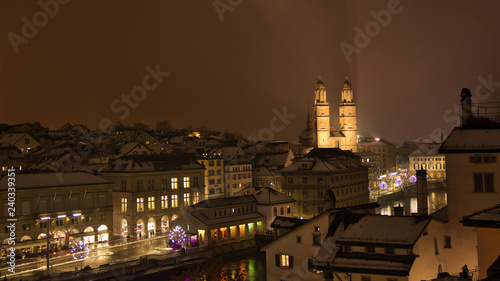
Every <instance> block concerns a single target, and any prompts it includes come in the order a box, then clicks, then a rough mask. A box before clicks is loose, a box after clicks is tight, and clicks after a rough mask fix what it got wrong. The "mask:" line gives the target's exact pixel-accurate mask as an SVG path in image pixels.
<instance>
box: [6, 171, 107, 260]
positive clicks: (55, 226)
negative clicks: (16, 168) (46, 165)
mask: <svg viewBox="0 0 500 281" xmlns="http://www.w3.org/2000/svg"><path fill="white" fill-rule="evenodd" d="M8 178H9V175H8V174H7V175H4V176H1V179H0V195H1V197H0V198H2V199H1V205H2V213H1V217H2V220H1V223H0V226H1V227H2V229H4V231H3V232H2V233H1V234H0V240H1V241H2V255H4V254H5V250H6V247H7V246H8V240H9V235H10V231H9V228H7V226H8V225H10V224H11V222H8V221H7V219H8V218H13V217H12V216H11V214H10V213H11V211H12V210H15V211H13V212H14V214H15V216H14V218H16V219H17V221H16V222H15V225H16V227H15V235H16V236H15V243H16V244H15V246H16V249H17V250H20V251H21V252H22V253H24V254H28V253H41V252H43V251H45V250H46V249H47V247H46V246H47V240H49V242H50V245H51V246H50V247H51V249H53V248H55V247H57V248H59V249H60V248H62V247H64V246H70V245H71V243H72V242H77V241H80V240H83V241H85V242H86V243H88V244H93V243H97V242H106V241H108V240H110V239H112V237H113V233H114V232H113V206H112V201H111V198H112V182H110V181H108V180H105V179H102V178H99V177H96V176H94V175H91V174H88V173H84V172H67V173H62V172H61V173H57V172H37V173H16V175H15V199H16V204H15V206H14V207H15V209H9V208H8V207H11V206H9V204H8V203H9V201H8V198H9V197H10V196H8V193H10V191H11V190H9V189H8V181H9V180H8ZM47 234H48V235H49V237H47ZM8 247H10V246H8Z"/></svg>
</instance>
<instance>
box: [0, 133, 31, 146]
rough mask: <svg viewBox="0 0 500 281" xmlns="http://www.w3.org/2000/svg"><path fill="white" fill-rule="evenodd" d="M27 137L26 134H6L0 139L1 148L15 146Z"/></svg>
mask: <svg viewBox="0 0 500 281" xmlns="http://www.w3.org/2000/svg"><path fill="white" fill-rule="evenodd" d="M25 135H27V134H26V133H14V134H4V135H2V137H0V146H4V147H6V146H13V145H14V144H15V143H17V142H18V141H19V140H20V139H21V138H22V137H24V136H25Z"/></svg>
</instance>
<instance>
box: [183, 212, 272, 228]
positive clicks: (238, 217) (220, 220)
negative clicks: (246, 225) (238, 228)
mask: <svg viewBox="0 0 500 281" xmlns="http://www.w3.org/2000/svg"><path fill="white" fill-rule="evenodd" d="M189 214H190V215H191V216H193V217H195V218H196V219H197V220H199V221H200V222H201V223H203V224H204V225H206V226H210V225H217V224H227V223H233V222H241V221H245V220H252V219H258V218H264V216H263V215H262V214H261V213H259V212H253V213H245V214H235V215H231V216H226V217H216V218H207V217H206V216H204V215H203V214H202V213H201V212H198V211H196V212H191V213H189Z"/></svg>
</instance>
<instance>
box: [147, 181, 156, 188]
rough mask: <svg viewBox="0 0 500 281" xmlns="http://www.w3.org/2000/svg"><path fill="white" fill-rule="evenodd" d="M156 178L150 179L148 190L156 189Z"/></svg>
mask: <svg viewBox="0 0 500 281" xmlns="http://www.w3.org/2000/svg"><path fill="white" fill-rule="evenodd" d="M154 187H155V180H148V190H154Z"/></svg>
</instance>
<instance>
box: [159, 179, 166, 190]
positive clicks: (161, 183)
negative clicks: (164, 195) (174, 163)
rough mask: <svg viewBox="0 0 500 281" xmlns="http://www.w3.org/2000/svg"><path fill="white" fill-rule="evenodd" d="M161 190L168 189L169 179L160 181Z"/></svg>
mask: <svg viewBox="0 0 500 281" xmlns="http://www.w3.org/2000/svg"><path fill="white" fill-rule="evenodd" d="M160 188H161V189H167V179H161V180H160Z"/></svg>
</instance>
